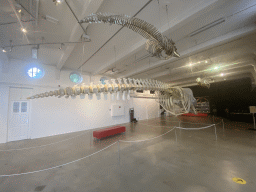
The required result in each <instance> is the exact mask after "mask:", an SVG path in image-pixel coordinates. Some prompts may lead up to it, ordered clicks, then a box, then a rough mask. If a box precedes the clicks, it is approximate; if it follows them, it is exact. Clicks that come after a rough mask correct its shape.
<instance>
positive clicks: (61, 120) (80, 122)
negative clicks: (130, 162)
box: [0, 60, 159, 143]
mask: <svg viewBox="0 0 256 192" xmlns="http://www.w3.org/2000/svg"><path fill="white" fill-rule="evenodd" d="M11 62H12V63H11V64H12V65H10V70H9V71H8V73H2V71H1V70H0V98H1V99H0V143H5V142H7V141H10V140H11V139H10V138H8V113H10V109H11V107H13V103H12V102H13V101H26V97H27V96H29V95H34V94H37V93H43V92H46V91H51V90H56V89H59V86H58V85H60V86H61V87H67V86H74V85H75V84H74V83H72V82H71V81H70V80H69V74H70V72H71V71H67V70H66V71H61V72H60V77H59V78H56V68H55V67H52V66H43V67H44V69H45V76H44V77H43V78H42V79H31V78H30V77H28V76H27V74H26V71H25V70H24V69H25V67H26V64H25V63H22V62H18V61H17V60H14V61H11ZM100 77H101V76H92V77H90V76H88V75H83V79H84V80H83V82H84V83H86V84H89V83H90V80H91V81H92V82H95V83H97V82H98V81H99V80H100ZM14 87H15V88H14ZM21 88H22V89H21ZM9 90H11V91H9ZM21 90H22V91H21ZM9 92H10V94H9ZM112 105H120V106H122V107H123V109H124V115H122V116H111V110H110V109H111V106H112ZM8 106H10V107H8ZM132 107H134V109H135V118H137V119H139V120H142V119H147V118H155V117H156V116H158V113H159V104H157V103H156V102H155V100H152V99H133V98H131V99H130V100H126V101H123V100H116V98H115V100H112V99H111V95H110V94H109V95H108V97H107V99H106V97H104V95H103V94H102V95H101V99H99V100H98V99H97V97H96V95H93V98H89V97H88V95H86V96H85V98H84V99H80V97H79V96H77V97H76V99H71V98H69V99H65V98H60V99H59V98H56V97H48V98H43V99H36V100H30V101H29V108H30V109H29V113H30V115H29V119H28V120H29V131H28V134H27V135H26V136H24V137H26V138H28V139H34V138H40V137H47V136H52V135H58V134H64V133H70V132H76V131H82V130H88V129H93V128H100V127H106V126H111V125H116V124H122V123H128V122H129V121H130V117H129V109H130V108H132ZM9 116H10V114H9ZM14 133H15V132H14ZM24 137H22V138H24ZM20 138H21V137H20ZM8 139H9V140H8ZM14 140H17V138H16V139H14Z"/></svg>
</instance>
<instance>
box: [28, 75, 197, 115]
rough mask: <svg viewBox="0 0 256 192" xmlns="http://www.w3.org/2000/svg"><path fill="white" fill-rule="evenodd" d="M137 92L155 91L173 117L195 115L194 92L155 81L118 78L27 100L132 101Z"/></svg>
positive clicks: (160, 101)
mask: <svg viewBox="0 0 256 192" xmlns="http://www.w3.org/2000/svg"><path fill="white" fill-rule="evenodd" d="M136 90H150V91H155V93H154V94H155V97H154V98H155V99H156V101H157V102H158V103H159V104H160V105H161V106H162V107H163V108H164V109H165V110H166V111H167V112H169V113H171V114H172V115H176V116H177V115H181V114H185V113H189V112H192V113H195V114H196V109H195V106H194V105H195V104H196V99H195V98H194V96H193V92H192V90H191V89H189V88H181V87H171V86H170V85H169V84H166V83H163V82H161V81H157V80H153V79H131V78H128V79H126V78H122V79H120V78H118V79H111V80H110V81H109V80H105V84H103V83H102V82H101V81H99V83H98V84H94V83H90V85H86V84H81V85H75V86H74V87H66V88H61V89H59V90H54V91H50V92H45V93H40V94H36V95H34V96H31V97H28V98H27V99H39V98H44V97H49V96H55V97H58V98H61V97H65V98H69V97H71V98H76V96H78V95H80V97H81V98H83V97H84V96H85V95H86V94H88V95H91V96H92V95H93V94H96V95H97V96H99V97H100V95H101V93H103V94H108V93H110V94H112V96H114V94H117V100H119V99H120V95H122V99H123V100H126V99H127V100H129V99H130V93H131V91H136Z"/></svg>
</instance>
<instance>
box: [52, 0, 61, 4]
mask: <svg viewBox="0 0 256 192" xmlns="http://www.w3.org/2000/svg"><path fill="white" fill-rule="evenodd" d="M52 1H53V2H54V3H55V5H58V4H60V3H62V2H63V0H52Z"/></svg>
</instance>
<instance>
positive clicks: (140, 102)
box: [132, 98, 160, 120]
mask: <svg viewBox="0 0 256 192" xmlns="http://www.w3.org/2000/svg"><path fill="white" fill-rule="evenodd" d="M132 100H133V101H132V106H133V107H134V117H135V118H136V119H137V120H144V119H152V118H156V117H159V110H160V109H159V103H157V102H156V101H155V100H154V99H145V98H133V99H132Z"/></svg>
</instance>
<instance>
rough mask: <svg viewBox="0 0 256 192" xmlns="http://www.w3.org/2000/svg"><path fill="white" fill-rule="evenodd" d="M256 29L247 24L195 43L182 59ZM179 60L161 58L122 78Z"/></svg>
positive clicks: (184, 52)
mask: <svg viewBox="0 0 256 192" xmlns="http://www.w3.org/2000/svg"><path fill="white" fill-rule="evenodd" d="M255 31H256V26H255V25H250V26H246V27H243V28H239V29H237V30H234V31H231V32H229V33H227V34H225V35H222V36H219V37H216V38H214V39H211V40H209V41H206V42H204V43H201V44H198V45H195V46H194V47H191V48H189V49H187V50H184V51H182V52H181V53H180V55H182V58H181V59H183V58H184V57H186V56H191V55H192V54H196V53H199V52H202V51H205V50H207V49H210V48H212V47H214V46H218V45H221V44H224V43H227V42H229V41H232V40H235V39H237V38H240V37H242V36H245V35H248V34H250V33H253V32H255ZM177 60H179V59H178V58H171V59H169V60H168V61H166V60H159V61H157V62H155V63H152V64H151V66H150V67H149V66H142V67H140V68H139V69H136V71H132V72H130V73H127V74H125V75H123V76H122V77H121V78H123V77H130V76H133V75H135V74H136V75H138V74H140V73H143V72H144V71H145V70H149V69H154V68H157V67H159V66H161V65H164V64H168V63H170V62H172V61H177ZM173 67H174V68H175V67H179V66H173Z"/></svg>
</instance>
